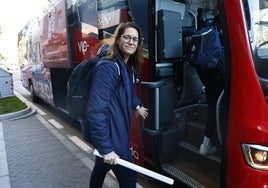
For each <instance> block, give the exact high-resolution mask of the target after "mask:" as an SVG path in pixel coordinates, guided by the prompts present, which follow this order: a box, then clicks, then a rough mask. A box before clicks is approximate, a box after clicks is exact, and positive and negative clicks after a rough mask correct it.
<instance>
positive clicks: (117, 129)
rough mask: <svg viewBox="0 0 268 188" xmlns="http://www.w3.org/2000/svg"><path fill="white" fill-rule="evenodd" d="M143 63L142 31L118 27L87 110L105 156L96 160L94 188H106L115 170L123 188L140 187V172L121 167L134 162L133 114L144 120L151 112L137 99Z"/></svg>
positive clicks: (99, 68)
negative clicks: (108, 176)
mask: <svg viewBox="0 0 268 188" xmlns="http://www.w3.org/2000/svg"><path fill="white" fill-rule="evenodd" d="M142 61H143V47H142V31H141V29H140V28H139V27H138V26H137V25H136V24H134V23H131V22H127V23H121V24H119V25H118V27H117V29H116V30H115V33H114V36H113V40H112V43H111V45H110V51H109V55H108V56H107V58H105V59H102V60H101V61H100V63H99V64H98V65H97V67H96V69H95V75H94V78H93V81H92V86H91V90H90V96H89V101H88V109H87V121H88V123H89V124H90V128H91V139H92V144H93V145H94V147H95V148H96V149H97V150H98V151H99V153H100V154H101V155H102V156H103V159H101V158H99V157H96V161H95V166H94V169H93V172H92V174H91V179H90V187H91V188H98V187H100V188H101V187H102V184H103V181H104V178H105V175H106V173H107V172H108V171H109V170H110V169H112V170H113V172H114V174H115V176H116V177H117V179H118V182H119V185H120V187H121V188H132V187H133V188H134V187H136V182H137V174H136V172H134V171H132V170H130V169H127V168H125V167H122V166H120V165H116V164H117V161H116V160H117V159H118V158H119V157H120V158H122V159H124V160H127V161H130V162H133V158H132V156H131V152H130V150H129V147H130V124H131V116H132V111H133V110H137V113H138V114H139V115H140V116H141V117H142V118H144V119H145V118H146V117H147V116H148V109H146V108H144V107H143V106H142V105H141V102H140V100H139V99H138V98H136V96H135V91H134V84H135V81H136V79H135V76H137V75H139V72H140V64H141V62H142Z"/></svg>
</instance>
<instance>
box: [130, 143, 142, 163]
mask: <svg viewBox="0 0 268 188" xmlns="http://www.w3.org/2000/svg"><path fill="white" fill-rule="evenodd" d="M129 150H130V151H131V155H132V156H133V157H134V158H135V159H136V160H139V159H140V156H139V153H138V152H137V151H135V150H134V148H133V146H130V148H129Z"/></svg>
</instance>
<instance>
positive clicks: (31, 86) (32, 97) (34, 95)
mask: <svg viewBox="0 0 268 188" xmlns="http://www.w3.org/2000/svg"><path fill="white" fill-rule="evenodd" d="M30 92H31V99H32V101H33V103H40V101H41V99H40V98H39V97H38V96H37V95H36V94H35V92H34V86H33V84H30Z"/></svg>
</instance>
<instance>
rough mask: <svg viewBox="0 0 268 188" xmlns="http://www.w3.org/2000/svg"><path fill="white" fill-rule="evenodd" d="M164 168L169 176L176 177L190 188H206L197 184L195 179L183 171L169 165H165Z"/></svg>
mask: <svg viewBox="0 0 268 188" xmlns="http://www.w3.org/2000/svg"><path fill="white" fill-rule="evenodd" d="M162 168H163V170H164V172H166V173H168V174H169V175H171V176H173V177H175V178H176V179H177V180H179V181H180V182H182V183H184V184H186V185H187V186H189V187H192V188H203V187H205V186H203V185H202V184H200V183H199V182H197V181H196V180H195V179H193V178H191V177H190V176H188V175H187V174H185V173H184V172H183V171H181V170H179V169H177V168H175V167H173V166H171V165H169V164H167V163H166V164H163V165H162Z"/></svg>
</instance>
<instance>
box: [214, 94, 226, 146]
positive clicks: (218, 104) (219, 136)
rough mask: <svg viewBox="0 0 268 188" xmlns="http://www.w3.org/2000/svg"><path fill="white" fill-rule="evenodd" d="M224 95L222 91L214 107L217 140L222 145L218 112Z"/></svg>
mask: <svg viewBox="0 0 268 188" xmlns="http://www.w3.org/2000/svg"><path fill="white" fill-rule="evenodd" d="M223 95H224V90H222V92H221V94H220V96H219V98H218V100H217V105H216V126H217V133H218V138H219V141H220V144H222V134H221V123H220V111H221V109H220V108H221V102H222V99H223Z"/></svg>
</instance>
